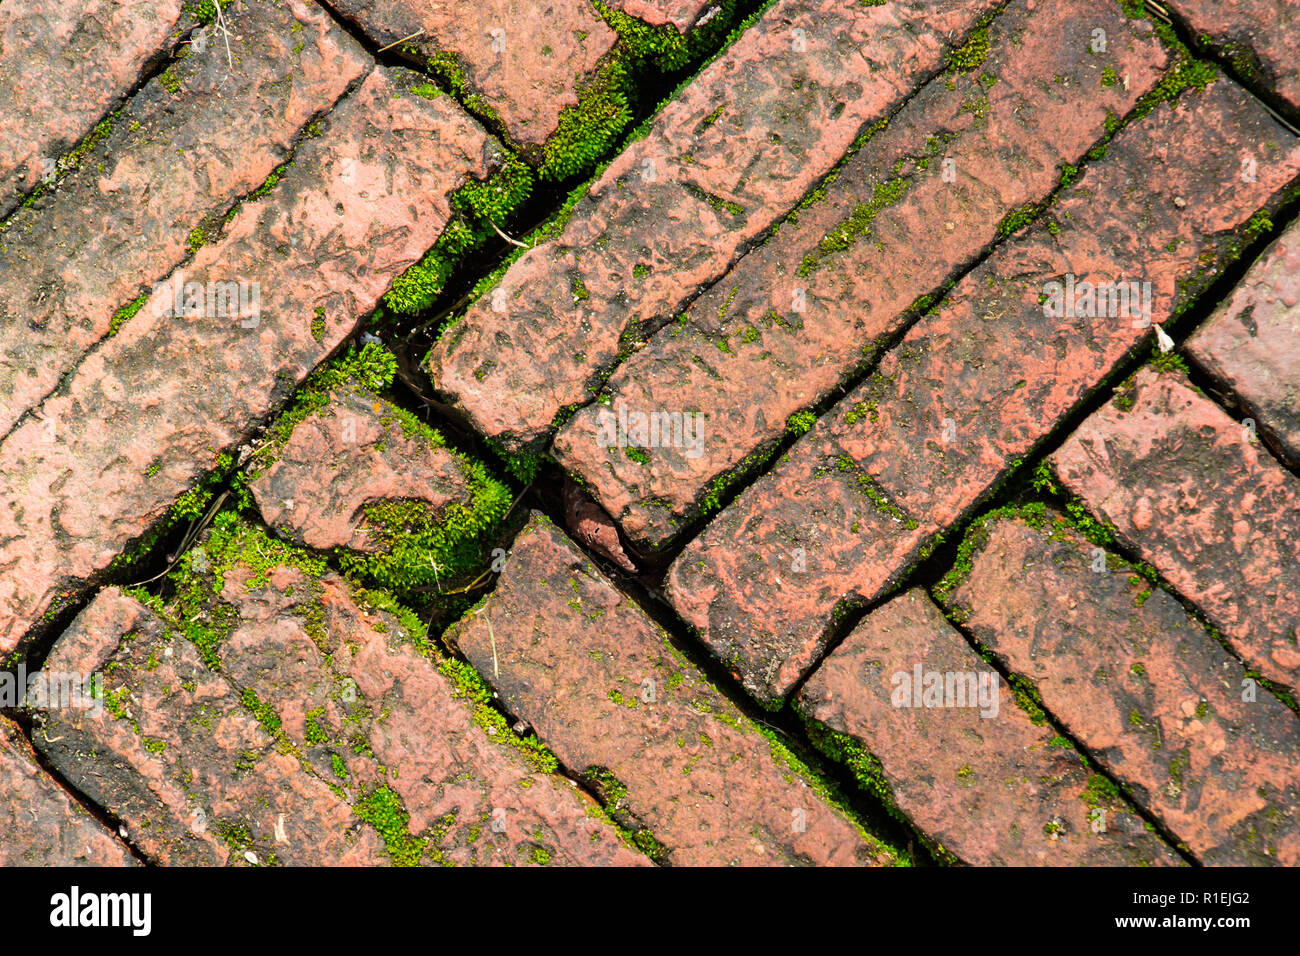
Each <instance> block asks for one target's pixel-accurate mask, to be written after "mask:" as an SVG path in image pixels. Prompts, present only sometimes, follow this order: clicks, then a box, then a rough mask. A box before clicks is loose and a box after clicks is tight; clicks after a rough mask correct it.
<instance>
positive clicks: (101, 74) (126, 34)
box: [0, 0, 181, 216]
mask: <svg viewBox="0 0 1300 956" xmlns="http://www.w3.org/2000/svg"><path fill="white" fill-rule="evenodd" d="M180 15H181V2H180V0H82V2H78V3H53V4H51V3H48V2H44V0H8V2H7V3H5V4H3V5H0V77H3V83H2V84H0V85H3V87H4V88H5V89H7V90H10V91H11V95H9V96H6V97H5V98H4V103H3V104H0V216H3V215H6V214H7V213H9V212H10V211H11V210H12V209H13V208H14V207H15V206H16V205H17V204H18V203H19V202H20V201H21V199H22V196H23V194H24V193H27V192H30V191H31V190H32V189H33V188H35V187H36V186H37V185H38V184H39V183H40V182H41V179H42V178H43V177H45V176H46V175H47V174H51V173H54V172H55V167H54V165H53V164H54V163H55V162H56V161H57V160H59V159H60V158H61V157H62V156H63V154H64V153H66V152H67V151H68V150H70V149H72V148H73V147H74V146H75V145H76V144H77V143H78V142H79V141H80V140H81V139H82V138H83V137H85V136H86V134H88V133H89V132H90V131H91V130H92V129H93V128H94V126H95V124H96V123H98V122H99V121H100V120H101V119H102V118H103V116H104V114H106V113H107V112H108V111H109V109H111V108H112V106H113V104H114V103H116V102H117V101H118V100H119V99H120V98H121V97H122V96H124V95H126V93H128V92H129V91H130V89H131V87H132V86H133V85H134V84H135V83H136V82H137V81H138V80H139V78H140V76H141V74H142V73H143V72H144V69H145V67H146V65H147V64H148V63H149V62H150V61H151V60H154V59H156V58H158V57H159V56H161V55H163V54H164V53H165V52H166V51H167V50H168V48H169V47H170V46H171V43H172V42H173V38H172V36H171V34H172V30H173V28H174V27H175V26H176V23H177V21H178V20H179V18H180ZM19 91H21V92H19Z"/></svg>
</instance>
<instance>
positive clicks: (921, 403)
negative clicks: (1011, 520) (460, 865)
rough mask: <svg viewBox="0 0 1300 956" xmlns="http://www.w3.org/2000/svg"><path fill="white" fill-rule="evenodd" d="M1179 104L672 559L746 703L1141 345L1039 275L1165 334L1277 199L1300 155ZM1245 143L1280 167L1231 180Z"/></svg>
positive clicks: (978, 272)
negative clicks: (1207, 145) (1136, 290)
mask: <svg viewBox="0 0 1300 956" xmlns="http://www.w3.org/2000/svg"><path fill="white" fill-rule="evenodd" d="M1184 96H1185V99H1184V100H1183V101H1181V102H1180V105H1179V106H1178V107H1177V108H1173V107H1170V106H1167V105H1166V106H1159V107H1157V108H1156V110H1155V111H1154V112H1152V113H1151V114H1150V115H1148V116H1146V117H1144V118H1143V119H1142V120H1141V121H1140V122H1138V123H1136V124H1134V125H1132V126H1130V127H1127V128H1126V129H1124V130H1123V131H1121V133H1120V134H1119V135H1118V136H1117V137H1116V138H1115V140H1114V141H1113V142H1112V143H1111V144H1110V147H1109V150H1108V152H1107V154H1106V156H1105V158H1104V159H1103V160H1102V161H1100V162H1098V163H1097V164H1096V165H1095V166H1093V167H1092V168H1090V169H1089V170H1088V172H1087V173H1086V174H1085V175H1084V176H1082V177H1081V178H1080V179H1079V180H1078V181H1077V182H1076V183H1075V184H1074V185H1073V186H1072V187H1071V188H1070V189H1069V190H1068V191H1067V192H1066V193H1065V194H1064V195H1063V196H1062V197H1061V198H1060V200H1059V202H1057V203H1056V204H1055V205H1054V206H1053V207H1052V208H1051V210H1050V212H1049V216H1050V220H1051V222H1050V223H1049V224H1046V225H1045V224H1039V225H1038V226H1037V227H1035V228H1034V229H1033V230H1031V231H1030V232H1029V233H1027V234H1026V235H1024V236H1023V237H1022V238H1020V239H1018V240H1016V241H1013V242H1010V243H1008V244H1006V245H1004V246H1002V247H1000V248H999V249H998V250H997V251H996V252H995V253H994V254H993V255H992V256H990V257H989V258H988V259H987V260H985V261H984V262H983V263H982V264H981V265H980V266H978V267H976V268H975V269H974V270H973V271H972V272H971V273H969V274H968V275H967V276H966V278H965V279H963V280H962V281H961V282H960V283H959V284H958V285H957V287H956V288H955V289H954V290H953V292H952V294H951V295H950V296H949V297H948V299H947V300H946V303H945V305H944V306H943V307H942V308H941V309H940V310H939V311H938V312H937V313H935V314H933V315H927V316H925V317H924V318H923V319H922V320H921V321H920V322H918V323H917V325H916V326H914V327H913V328H912V330H911V331H910V332H909V333H908V334H907V336H906V337H905V338H904V339H903V341H902V342H901V343H900V344H899V345H898V346H897V347H896V348H895V349H893V350H892V351H891V352H889V353H888V354H886V355H885V357H884V358H883V360H882V361H881V364H880V367H879V369H878V370H877V372H876V373H875V374H874V375H873V376H872V377H871V378H870V379H868V380H867V381H866V382H864V383H863V384H862V385H861V386H860V387H859V388H857V389H855V390H854V391H853V392H851V393H850V394H849V395H848V396H846V397H845V398H844V399H843V400H842V401H841V402H840V403H839V404H838V405H837V406H836V407H835V408H834V409H833V410H832V411H831V412H830V413H828V414H827V415H826V416H825V417H824V418H823V419H822V420H821V421H820V422H819V423H818V425H817V427H815V428H814V429H813V430H812V431H811V432H809V433H808V434H807V435H805V436H804V437H803V438H802V439H800V440H799V441H798V442H797V443H796V444H795V445H794V446H793V447H792V448H791V450H790V453H789V456H790V457H789V461H785V462H781V463H778V465H777V467H775V468H774V469H773V470H772V471H771V472H770V473H769V474H767V475H766V476H764V477H763V478H762V479H761V480H759V481H758V482H756V483H755V484H754V485H753V486H752V487H751V488H749V489H748V490H747V491H746V492H745V493H744V494H742V495H741V496H740V497H739V498H738V499H737V500H736V501H735V502H734V503H733V504H732V505H731V507H729V508H728V509H727V510H726V511H724V512H723V513H722V515H720V516H719V517H718V518H717V519H716V520H715V521H714V522H713V523H712V524H711V525H710V526H708V528H706V529H705V531H704V532H703V534H701V535H700V536H699V537H698V538H696V539H695V540H694V541H693V542H692V543H691V544H690V545H689V546H688V547H687V548H686V550H685V551H684V552H683V553H682V554H681V556H680V557H678V559H677V560H676V562H675V563H674V564H673V566H672V569H671V571H670V573H669V578H668V593H669V596H670V599H671V601H672V603H673V605H674V606H675V607H676V608H677V610H678V612H679V613H680V614H681V615H682V616H683V617H684V618H685V619H686V621H687V622H688V623H690V624H691V625H692V626H694V627H695V628H696V629H698V631H699V632H700V634H701V636H702V637H703V638H704V640H705V642H706V643H708V644H709V646H710V647H711V649H712V650H713V652H714V653H715V654H716V655H717V656H718V657H719V658H720V659H722V660H726V661H728V662H732V663H733V665H734V666H737V667H738V669H739V671H740V673H741V675H742V678H743V679H744V682H745V686H746V687H747V688H748V689H749V690H750V691H751V693H754V694H756V695H757V696H759V697H760V699H767V700H772V699H776V698H779V697H781V696H783V695H784V694H785V693H786V691H787V690H788V689H789V688H790V686H791V685H792V684H793V683H794V682H795V681H796V680H797V679H798V678H799V676H800V675H801V674H803V673H804V672H806V671H807V669H808V668H809V667H810V666H811V665H812V664H813V663H814V662H815V661H816V659H817V657H818V656H819V655H820V653H821V649H822V647H823V646H824V644H825V640H826V634H827V631H828V628H829V627H830V626H831V624H832V623H833V620H834V619H835V617H834V616H835V613H836V607H837V605H839V604H840V603H841V602H842V601H849V602H852V603H859V602H863V603H864V602H867V601H870V600H873V599H874V598H875V597H877V596H879V595H881V594H882V593H883V590H884V589H885V588H886V587H888V585H889V584H890V583H892V582H893V581H894V580H895V579H896V578H897V576H898V575H899V574H900V573H901V572H902V571H903V570H905V569H906V568H907V567H908V566H909V565H910V564H911V563H913V562H914V561H915V560H916V558H917V557H918V555H919V554H920V552H921V547H922V545H923V544H924V543H925V542H926V540H927V539H928V538H931V537H932V536H933V535H935V534H937V533H939V532H942V531H943V530H944V529H946V528H947V527H949V526H950V525H951V524H952V523H953V522H954V521H956V520H957V519H959V518H960V517H961V516H962V515H963V514H964V513H966V512H967V511H969V509H971V508H972V507H973V506H974V505H975V504H976V502H977V501H978V500H979V499H980V497H981V496H983V495H985V494H987V493H988V492H989V491H990V490H991V489H992V488H993V487H995V486H996V484H997V482H998V480H999V479H1000V478H1002V477H1003V476H1004V475H1005V474H1006V473H1007V472H1008V471H1009V470H1010V469H1011V468H1012V467H1013V466H1014V465H1015V464H1016V463H1017V462H1018V461H1019V460H1021V459H1022V458H1023V456H1025V455H1026V454H1028V453H1029V452H1030V451H1031V450H1032V449H1033V447H1034V446H1035V444H1036V443H1037V442H1039V441H1040V440H1041V439H1042V438H1043V437H1044V436H1045V435H1046V434H1047V433H1048V432H1049V431H1050V430H1051V428H1052V427H1053V425H1054V424H1055V423H1056V422H1057V421H1058V420H1059V419H1060V418H1061V417H1062V416H1063V415H1065V414H1067V413H1068V412H1069V411H1070V409H1072V408H1074V407H1076V405H1077V404H1078V403H1079V401H1080V400H1081V399H1083V398H1084V397H1085V396H1086V395H1087V394H1088V393H1089V392H1090V391H1091V390H1092V389H1094V388H1096V387H1097V385H1098V384H1099V383H1100V382H1101V381H1102V379H1103V378H1104V377H1105V376H1106V375H1107V374H1108V373H1109V372H1110V371H1112V370H1113V369H1114V368H1115V366H1116V365H1117V364H1118V363H1119V362H1120V360H1121V359H1123V358H1124V357H1125V355H1126V354H1128V352H1129V351H1130V350H1131V349H1133V348H1134V347H1135V346H1136V345H1137V344H1138V343H1139V342H1140V341H1142V340H1143V339H1145V338H1149V337H1150V336H1151V334H1152V332H1151V330H1150V329H1149V328H1145V327H1143V324H1142V323H1143V321H1144V320H1143V319H1142V318H1141V317H1140V316H1133V315H1124V314H1120V315H1118V316H1117V317H1109V316H1106V317H1096V316H1093V317H1089V316H1088V315H1087V314H1086V310H1085V314H1082V315H1080V314H1078V311H1079V310H1076V314H1075V315H1074V316H1070V315H1068V314H1063V315H1059V316H1058V315H1056V314H1050V315H1049V314H1046V313H1048V312H1049V309H1050V306H1051V305H1052V303H1051V302H1050V301H1049V300H1048V299H1047V294H1046V291H1045V290H1047V288H1048V286H1047V283H1049V282H1058V283H1060V284H1061V287H1062V292H1063V291H1064V287H1065V285H1066V282H1067V280H1068V277H1069V276H1070V275H1073V276H1075V277H1076V278H1077V280H1078V281H1080V282H1082V281H1089V282H1098V283H1099V282H1119V281H1135V280H1140V281H1144V282H1149V283H1150V284H1151V293H1152V301H1151V321H1152V322H1155V323H1159V322H1162V321H1164V320H1165V319H1166V318H1168V317H1169V316H1170V314H1171V313H1172V312H1173V311H1174V309H1175V308H1176V306H1177V304H1178V303H1179V302H1180V301H1185V300H1186V294H1187V285H1186V284H1187V283H1189V282H1191V283H1193V285H1194V284H1195V283H1196V282H1198V281H1201V282H1203V281H1205V279H1206V277H1207V276H1212V275H1214V274H1215V272H1216V271H1217V270H1218V268H1219V265H1218V264H1219V263H1221V262H1223V261H1224V260H1225V259H1226V258H1228V257H1229V256H1230V255H1231V252H1232V250H1233V249H1234V248H1236V246H1237V240H1236V238H1235V235H1234V233H1235V232H1236V231H1237V230H1239V229H1242V228H1243V227H1245V226H1246V224H1247V223H1248V221H1249V220H1250V219H1251V217H1252V216H1253V215H1254V214H1255V212H1256V211H1257V210H1258V209H1259V208H1260V207H1261V206H1265V205H1266V204H1268V203H1269V202H1270V201H1271V200H1272V201H1275V199H1274V197H1275V196H1276V195H1277V194H1279V193H1281V194H1285V192H1286V191H1289V189H1290V188H1291V187H1290V184H1291V183H1292V182H1293V181H1294V180H1295V179H1296V177H1297V174H1298V173H1300V144H1297V141H1296V139H1295V137H1292V136H1291V135H1290V134H1288V133H1286V132H1285V131H1284V130H1282V129H1281V128H1280V127H1278V126H1277V125H1276V124H1275V123H1274V122H1273V120H1272V118H1271V117H1270V116H1269V115H1268V114H1267V113H1266V112H1265V111H1264V110H1263V108H1262V107H1260V106H1259V105H1258V104H1257V103H1256V102H1254V101H1253V100H1251V99H1250V98H1249V97H1248V96H1247V95H1246V94H1245V93H1244V92H1243V91H1242V90H1240V88H1237V87H1234V86H1232V85H1230V84H1228V83H1226V82H1223V81H1220V82H1216V83H1212V84H1211V85H1210V86H1208V87H1207V88H1206V89H1205V90H1204V91H1202V92H1194V91H1188V93H1186V94H1184ZM1207 130H1214V135H1215V136H1217V137H1219V138H1220V139H1221V141H1222V142H1223V143H1224V144H1225V150H1224V151H1223V152H1219V153H1214V154H1207V153H1206V152H1205V150H1204V141H1205V136H1206V131H1207ZM1261 143H1271V144H1272V148H1274V149H1277V150H1278V157H1279V158H1278V160H1277V161H1276V162H1275V163H1273V164H1272V165H1271V166H1269V167H1267V168H1265V167H1261V169H1260V175H1259V177H1258V178H1257V179H1256V181H1255V182H1251V183H1243V182H1241V180H1240V162H1239V160H1238V158H1237V156H1238V152H1237V151H1238V150H1239V149H1240V148H1245V147H1247V146H1250V147H1251V148H1258V147H1259V144H1261ZM1137 222H1141V223H1142V224H1143V225H1142V228H1141V229H1135V228H1133V224H1134V223H1137ZM1076 291H1077V287H1076ZM1180 297H1181V298H1180ZM1115 311H1117V312H1118V311H1119V310H1118V309H1117V310H1115ZM1134 311H1135V312H1136V311H1139V310H1134Z"/></svg>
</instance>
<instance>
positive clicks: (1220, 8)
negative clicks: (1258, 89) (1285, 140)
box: [1168, 0, 1300, 116]
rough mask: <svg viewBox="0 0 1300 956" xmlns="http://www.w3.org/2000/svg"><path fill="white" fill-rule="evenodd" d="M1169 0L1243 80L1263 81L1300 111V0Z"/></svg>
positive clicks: (1192, 29)
mask: <svg viewBox="0 0 1300 956" xmlns="http://www.w3.org/2000/svg"><path fill="white" fill-rule="evenodd" d="M1168 5H1169V7H1170V8H1172V10H1173V12H1174V13H1175V14H1177V16H1178V17H1179V18H1181V19H1182V20H1183V21H1184V22H1185V23H1186V24H1187V27H1188V30H1189V32H1190V33H1191V34H1192V35H1194V36H1196V37H1197V38H1198V39H1202V40H1208V41H1209V44H1210V46H1212V47H1214V48H1215V49H1217V50H1218V51H1219V53H1220V54H1222V55H1223V56H1224V57H1226V58H1227V60H1228V61H1229V62H1230V63H1231V64H1232V65H1233V68H1234V69H1235V70H1236V72H1237V74H1238V75H1239V76H1240V77H1241V78H1242V79H1243V80H1245V81H1247V82H1255V83H1260V84H1261V85H1262V86H1263V87H1264V89H1266V90H1268V91H1270V92H1272V93H1273V94H1275V95H1276V96H1277V97H1278V98H1279V99H1280V100H1281V101H1282V103H1283V105H1284V106H1286V107H1289V108H1290V110H1291V111H1292V112H1293V115H1296V116H1300V68H1297V66H1296V64H1297V63H1300V2H1297V0H1171V2H1170V3H1169V4H1168Z"/></svg>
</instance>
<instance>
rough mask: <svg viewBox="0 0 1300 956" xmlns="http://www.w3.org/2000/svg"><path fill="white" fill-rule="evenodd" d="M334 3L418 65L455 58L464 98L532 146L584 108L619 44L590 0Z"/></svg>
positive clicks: (368, 0)
mask: <svg viewBox="0 0 1300 956" xmlns="http://www.w3.org/2000/svg"><path fill="white" fill-rule="evenodd" d="M332 6H333V7H334V9H336V10H337V11H338V12H339V13H340V14H341V15H343V16H344V17H347V18H348V19H349V20H351V21H352V22H354V23H356V24H357V25H358V26H360V27H361V29H362V30H364V31H365V32H366V34H367V36H369V37H370V38H371V39H372V40H373V41H374V42H375V43H376V44H377V45H378V46H380V47H390V48H391V49H392V50H393V52H395V53H398V54H401V55H403V56H406V57H407V58H408V59H410V60H411V61H412V62H413V63H414V64H415V65H416V66H418V67H421V68H422V67H424V66H425V65H426V64H427V63H428V62H429V61H430V59H434V58H437V57H439V56H441V57H447V56H448V55H450V56H451V57H454V58H455V61H456V66H457V69H459V70H460V71H461V73H462V74H463V82H464V84H465V87H466V89H465V91H464V92H465V95H467V96H473V97H475V98H476V99H477V101H478V102H479V103H481V104H482V105H483V107H485V108H486V110H487V111H489V112H491V113H494V114H496V115H497V116H499V117H500V119H501V122H502V123H503V124H504V125H505V128H506V132H507V134H508V135H509V136H510V138H511V139H512V140H514V141H515V142H516V143H519V144H521V145H523V146H529V147H538V146H541V145H542V144H544V143H545V142H546V141H547V140H548V139H550V137H551V135H552V134H553V133H554V132H555V130H556V127H557V126H558V124H559V119H560V113H561V112H562V111H563V110H564V109H565V108H566V107H570V106H575V105H576V104H577V102H578V92H579V89H580V88H581V87H582V85H583V84H584V83H585V82H586V81H588V80H590V78H591V77H592V75H593V74H594V73H595V72H596V70H597V68H598V67H599V66H600V64H601V61H602V59H603V58H604V57H605V56H606V54H608V53H609V51H610V50H611V49H612V48H613V46H614V43H615V42H616V41H617V40H618V34H616V33H615V32H614V31H613V30H611V29H610V28H609V25H608V24H606V23H605V21H604V20H602V19H601V18H600V15H599V14H597V12H596V10H595V8H594V6H593V5H592V4H590V3H589V2H588V0H546V2H544V3H529V4H523V5H521V4H520V3H519V2H518V0H478V2H475V3H430V2H428V0H334V3H333V4H332ZM398 41H404V42H401V43H399V42H398Z"/></svg>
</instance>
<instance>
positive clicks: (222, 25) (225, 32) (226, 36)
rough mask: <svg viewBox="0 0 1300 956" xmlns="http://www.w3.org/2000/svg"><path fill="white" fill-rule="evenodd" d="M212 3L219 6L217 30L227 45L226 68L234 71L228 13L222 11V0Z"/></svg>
mask: <svg viewBox="0 0 1300 956" xmlns="http://www.w3.org/2000/svg"><path fill="white" fill-rule="evenodd" d="M212 5H213V6H214V7H216V8H217V30H218V31H220V33H221V42H222V43H223V44H224V45H225V47H226V68H227V69H229V70H230V71H231V72H232V73H233V72H234V70H235V60H234V57H232V56H231V55H230V29H229V28H228V27H227V26H226V15H225V14H224V13H222V12H221V0H212Z"/></svg>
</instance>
